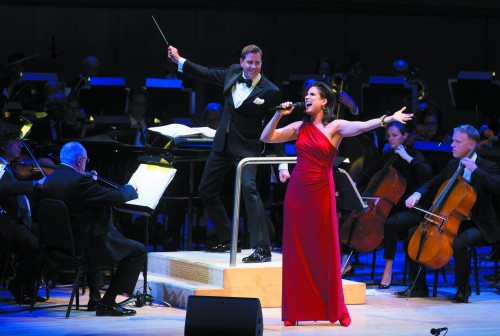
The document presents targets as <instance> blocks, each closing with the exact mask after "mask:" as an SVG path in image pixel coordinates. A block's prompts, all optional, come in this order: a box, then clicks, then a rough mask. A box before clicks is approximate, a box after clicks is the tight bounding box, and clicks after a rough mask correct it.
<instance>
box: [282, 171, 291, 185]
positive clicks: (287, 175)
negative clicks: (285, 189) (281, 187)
mask: <svg viewBox="0 0 500 336" xmlns="http://www.w3.org/2000/svg"><path fill="white" fill-rule="evenodd" d="M289 178H290V172H289V171H288V169H280V181H281V182H283V183H285V182H286V181H287V180H288V179H289Z"/></svg>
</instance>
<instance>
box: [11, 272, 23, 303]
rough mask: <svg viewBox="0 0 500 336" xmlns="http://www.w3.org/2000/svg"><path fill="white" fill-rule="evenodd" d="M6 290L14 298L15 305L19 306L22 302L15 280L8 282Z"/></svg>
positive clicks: (19, 288)
mask: <svg viewBox="0 0 500 336" xmlns="http://www.w3.org/2000/svg"><path fill="white" fill-rule="evenodd" d="M7 289H8V290H9V292H10V294H11V295H12V296H13V297H14V300H15V301H16V303H19V304H21V303H22V301H23V300H22V298H21V285H19V284H18V282H17V281H16V279H15V278H14V279H12V280H11V281H10V282H9V285H8V286H7Z"/></svg>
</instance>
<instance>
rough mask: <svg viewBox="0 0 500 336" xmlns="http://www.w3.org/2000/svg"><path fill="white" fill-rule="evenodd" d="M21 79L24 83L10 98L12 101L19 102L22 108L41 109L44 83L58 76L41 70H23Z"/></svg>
mask: <svg viewBox="0 0 500 336" xmlns="http://www.w3.org/2000/svg"><path fill="white" fill-rule="evenodd" d="M22 79H23V80H24V84H23V85H22V86H21V87H20V88H19V89H18V91H17V92H16V93H15V94H14V97H12V98H10V100H11V101H13V102H19V103H20V104H21V105H22V108H23V110H26V111H43V108H44V100H45V98H44V92H45V84H46V83H47V82H48V81H52V82H57V80H58V77H57V74H55V73H43V72H24V73H23V76H22Z"/></svg>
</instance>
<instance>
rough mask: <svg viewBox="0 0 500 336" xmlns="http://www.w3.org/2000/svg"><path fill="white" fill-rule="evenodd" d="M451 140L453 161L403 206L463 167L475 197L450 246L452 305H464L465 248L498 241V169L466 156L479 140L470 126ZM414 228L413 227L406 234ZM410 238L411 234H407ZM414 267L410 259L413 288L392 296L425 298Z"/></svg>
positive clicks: (423, 285)
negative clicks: (452, 259) (455, 288)
mask: <svg viewBox="0 0 500 336" xmlns="http://www.w3.org/2000/svg"><path fill="white" fill-rule="evenodd" d="M452 139H453V142H452V144H451V148H452V153H453V159H452V160H451V161H449V162H448V164H447V165H446V167H445V169H444V170H443V171H442V172H441V173H440V174H439V175H437V176H435V177H434V178H433V179H432V180H430V181H429V182H427V183H425V184H424V185H423V186H422V187H420V188H418V189H417V190H416V192H414V193H413V194H412V195H411V196H410V197H408V199H407V200H406V206H407V207H409V208H413V207H414V206H415V205H416V204H417V203H418V202H419V201H420V200H421V198H422V197H423V196H425V195H427V194H431V195H434V194H435V193H436V192H437V191H438V189H439V187H440V186H441V185H442V184H443V183H444V182H445V181H446V180H447V179H449V178H450V177H451V176H452V175H453V174H454V172H455V171H457V168H458V167H459V163H461V164H462V165H463V166H464V169H463V172H462V177H463V179H464V180H466V181H468V183H470V184H471V185H472V187H473V188H474V189H475V191H476V194H477V198H476V201H475V203H474V206H473V207H472V209H471V211H470V215H469V219H467V220H464V221H462V222H461V224H460V226H459V228H458V232H457V237H456V238H455V239H454V240H453V243H452V249H453V255H454V258H455V285H456V286H457V287H458V289H457V292H456V294H455V296H454V297H453V298H452V302H454V303H466V302H468V297H469V296H470V295H471V289H470V286H469V285H468V283H469V281H468V277H469V266H470V265H469V253H468V248H469V247H470V246H472V245H474V244H477V243H481V242H487V243H495V242H497V241H500V223H499V221H498V218H497V215H496V213H495V207H494V203H493V199H494V195H498V194H499V193H500V170H499V168H498V166H497V164H496V163H494V162H492V161H488V160H485V159H483V158H481V157H480V156H478V155H477V153H474V154H472V156H471V157H468V154H469V152H470V151H471V150H472V149H473V148H474V147H475V146H476V144H477V143H478V142H479V141H480V136H479V132H478V131H477V130H476V129H475V128H474V127H472V126H470V125H462V126H459V127H456V128H455V129H454V133H453V138H452ZM417 228H418V227H415V228H413V229H412V230H410V232H411V231H415V230H416V229H417ZM411 235H412V233H410V236H411ZM418 268H419V265H418V264H417V263H416V262H414V261H413V260H411V261H410V279H413V280H414V287H413V289H412V288H411V287H408V288H407V289H406V290H404V291H401V292H396V293H395V294H396V295H398V296H403V297H427V296H429V290H428V287H427V285H426V276H425V269H424V268H422V271H423V272H420V273H423V274H419V275H418V277H417V278H416V279H415V277H416V275H417V273H418Z"/></svg>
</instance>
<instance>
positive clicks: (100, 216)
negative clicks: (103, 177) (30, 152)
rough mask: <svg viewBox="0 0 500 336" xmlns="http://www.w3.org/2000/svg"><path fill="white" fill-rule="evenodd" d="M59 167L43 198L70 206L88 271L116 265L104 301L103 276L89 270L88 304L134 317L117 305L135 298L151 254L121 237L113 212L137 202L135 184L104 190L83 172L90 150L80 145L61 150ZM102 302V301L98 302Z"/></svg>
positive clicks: (101, 311) (100, 313) (108, 312)
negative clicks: (114, 208) (119, 300)
mask: <svg viewBox="0 0 500 336" xmlns="http://www.w3.org/2000/svg"><path fill="white" fill-rule="evenodd" d="M60 158H61V165H60V167H59V168H58V169H57V170H56V171H55V172H54V173H53V174H51V175H49V176H48V177H47V179H46V181H45V184H44V188H43V190H42V197H43V198H52V199H59V200H62V201H64V202H65V203H66V205H67V206H68V210H69V214H70V218H71V225H72V227H73V234H74V237H75V242H76V243H77V244H78V245H77V248H78V249H80V250H83V252H84V262H85V265H86V266H87V267H91V268H106V267H108V266H109V265H111V264H118V266H117V269H116V272H115V274H114V275H113V278H112V280H111V284H110V285H109V289H108V290H107V291H106V293H105V294H104V296H103V297H102V299H101V300H100V292H99V275H98V274H99V273H98V272H87V275H88V277H89V290H90V299H91V300H90V301H89V305H90V306H93V307H92V308H94V309H96V315H98V316H105V315H112V316H127V315H133V314H135V311H134V310H132V309H125V308H123V307H121V306H120V305H119V304H118V303H116V302H115V300H116V296H117V295H118V294H123V293H125V294H128V295H132V293H133V290H134V288H135V284H136V282H137V278H138V277H139V273H140V272H141V270H142V268H143V266H144V262H145V258H146V256H147V254H146V252H147V250H146V247H145V246H144V245H143V244H141V243H139V242H136V241H134V240H131V239H128V238H126V237H125V236H123V235H122V234H121V233H120V232H119V231H118V230H117V229H116V227H115V226H114V225H113V223H112V222H111V219H110V216H109V213H108V212H109V208H110V207H111V206H113V205H118V204H123V203H124V202H127V201H129V200H133V199H135V198H137V197H138V196H137V192H136V190H135V188H134V186H132V185H125V186H124V187H120V188H116V189H115V188H108V187H104V186H101V185H100V184H99V183H98V182H96V181H95V180H94V177H93V176H92V175H89V174H87V173H85V167H86V164H87V161H88V157H87V151H86V150H85V148H84V147H83V146H82V145H81V144H80V143H78V142H69V143H67V144H65V145H64V146H63V147H62V148H61V153H60ZM99 300H100V301H99Z"/></svg>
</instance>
